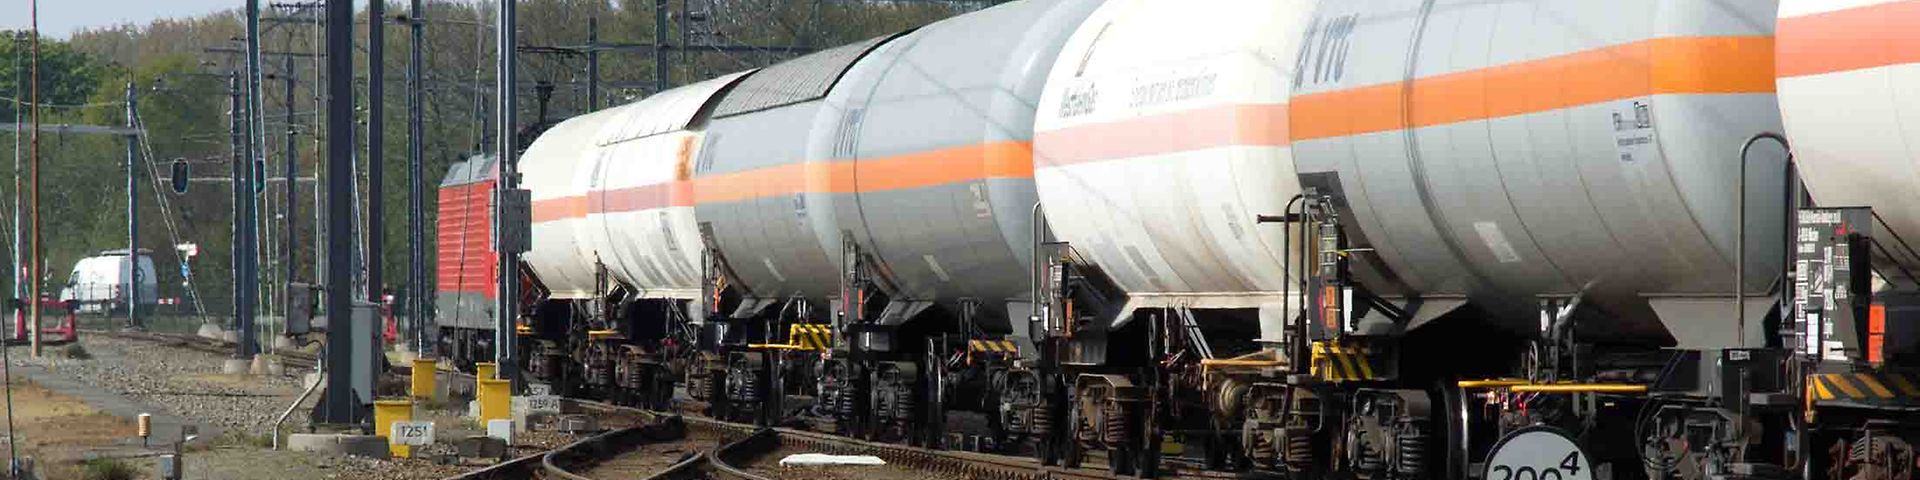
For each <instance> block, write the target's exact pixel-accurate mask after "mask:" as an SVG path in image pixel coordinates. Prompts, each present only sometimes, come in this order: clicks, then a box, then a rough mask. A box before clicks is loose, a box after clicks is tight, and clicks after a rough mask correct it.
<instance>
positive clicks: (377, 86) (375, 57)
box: [367, 0, 387, 331]
mask: <svg viewBox="0 0 1920 480" xmlns="http://www.w3.org/2000/svg"><path fill="white" fill-rule="evenodd" d="M367 21H368V22H369V23H368V24H367V300H368V301H370V302H373V303H375V304H381V305H384V304H385V303H386V298H384V296H383V295H382V294H381V293H382V290H384V289H385V288H384V287H385V286H386V282H385V279H384V278H383V277H385V275H384V273H386V272H384V270H385V268H384V267H385V265H384V264H385V262H382V261H381V260H382V259H384V258H385V255H383V253H384V252H383V250H385V248H383V247H385V245H382V244H384V243H386V238H385V237H386V233H387V225H386V223H385V222H386V215H385V214H386V202H385V201H384V200H385V199H383V198H381V197H385V196H386V195H384V194H383V193H384V192H383V191H384V190H385V187H386V170H387V168H386V161H385V160H386V146H387V128H386V125H387V120H386V117H387V115H386V111H387V110H386V105H387V97H386V93H387V89H386V83H387V55H386V51H387V33H386V32H387V0H368V2H367ZM375 330H376V331H377V330H379V329H378V328H376V329H375Z"/></svg>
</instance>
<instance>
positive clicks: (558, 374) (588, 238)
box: [521, 73, 744, 406]
mask: <svg viewBox="0 0 1920 480" xmlns="http://www.w3.org/2000/svg"><path fill="white" fill-rule="evenodd" d="M742 75H744V73H742V74H734V75H728V76H724V77H720V78H716V79H713V80H708V81H705V82H700V83H695V84H692V85H687V86H684V87H680V88H676V89H673V90H669V91H666V92H662V93H660V94H656V95H654V96H651V97H647V98H646V99H643V100H640V101H638V102H634V103H630V104H627V105H623V106H619V107H615V108H612V109H608V110H604V111H600V112H595V113H592V114H588V115H583V116H580V117H576V118H574V119H571V120H568V121H566V122H562V123H561V124H559V125H557V126H555V127H554V128H553V129H552V130H549V131H548V132H547V133H546V134H544V135H542V136H541V137H540V139H539V140H537V141H535V142H534V144H533V145H532V146H530V147H529V148H528V150H527V154H526V155H525V157H524V158H523V159H522V160H521V162H522V163H521V170H522V171H524V172H527V173H526V174H525V175H526V183H525V185H526V186H527V187H528V189H529V190H531V191H532V198H533V212H532V213H533V228H534V231H533V235H534V238H535V241H534V245H533V250H532V251H530V252H528V253H527V254H526V255H524V256H523V257H522V258H523V259H524V261H525V262H526V263H527V265H528V266H529V267H531V269H532V271H533V275H534V277H535V278H538V279H539V281H540V284H541V285H542V286H544V287H545V289H546V291H547V292H548V295H549V299H548V301H546V302H543V303H542V305H541V307H540V308H541V311H539V312H537V313H536V315H537V316H543V317H558V318H563V319H567V320H571V322H547V323H545V324H541V325H537V326H535V327H529V328H528V329H527V330H526V333H527V334H528V335H531V336H532V337H534V338H535V339H536V341H535V342H533V345H534V347H533V354H532V360H533V363H532V364H531V366H532V367H533V368H531V369H530V371H532V373H533V374H535V375H536V376H539V377H541V378H547V379H554V380H561V381H562V382H565V383H571V384H577V385H578V386H581V387H585V388H592V389H601V390H606V391H620V390H632V391H643V392H649V393H650V394H651V395H649V396H646V397H645V398H644V401H645V402H646V403H647V404H649V405H655V406H658V405H664V404H665V402H666V401H667V399H668V398H669V397H668V396H667V395H669V394H670V392H671V391H672V388H671V385H672V384H673V383H674V382H675V381H676V380H677V378H678V377H679V373H678V371H677V370H675V369H672V368H668V365H667V364H664V363H662V362H660V361H658V360H659V359H660V355H658V354H666V355H668V356H669V358H671V356H672V355H676V354H677V352H680V351H681V350H682V349H685V348H691V346H692V344H693V343H695V342H694V340H695V339H694V338H692V336H691V333H690V332H691V325H693V324H695V323H697V321H698V320H699V318H700V314H701V312H703V311H704V309H701V308H698V305H700V304H702V303H704V302H703V300H704V298H703V296H702V295H701V291H702V289H701V287H702V285H703V284H702V282H703V281H704V280H705V272H706V264H705V261H706V257H705V248H704V244H703V242H702V240H701V236H700V231H699V227H698V225H697V223H696V222H695V220H694V209H693V187H692V183H691V182H692V172H693V159H694V158H696V157H697V156H698V155H699V148H700V145H701V141H700V135H701V129H700V127H701V125H700V124H699V122H700V121H701V120H703V118H702V117H701V116H700V115H701V113H702V112H704V111H705V110H706V109H707V108H709V107H710V104H711V102H712V101H713V100H714V99H716V98H717V96H718V94H719V93H720V92H721V91H723V90H725V89H726V88H728V87H730V86H731V85H732V84H733V83H734V82H735V81H736V80H738V79H739V78H740V77H741V76H742ZM572 323H578V324H579V325H578V327H577V328H576V327H575V326H573V325H571V324H572ZM536 327H541V328H536ZM576 331H584V334H585V335H584V336H582V335H578V334H576ZM573 357H582V358H573ZM569 379H573V380H569Z"/></svg>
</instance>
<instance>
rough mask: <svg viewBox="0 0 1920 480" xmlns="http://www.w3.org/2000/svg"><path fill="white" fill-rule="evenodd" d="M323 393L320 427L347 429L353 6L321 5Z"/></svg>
mask: <svg viewBox="0 0 1920 480" xmlns="http://www.w3.org/2000/svg"><path fill="white" fill-rule="evenodd" d="M326 8H327V10H326V12H327V29H326V34H327V35H326V36H327V40H326V50H327V69H326V78H327V168H326V173H327V175H326V183H327V202H326V203H327V205H326V207H327V208H326V209H327V222H326V225H327V259H328V260H330V261H328V262H326V264H325V266H326V280H327V282H326V283H327V287H326V294H325V295H326V303H327V309H326V313H327V355H326V358H325V361H326V369H327V393H326V395H325V397H324V402H322V404H321V406H320V407H321V408H320V411H321V415H320V420H321V422H322V423H331V424H352V423H357V422H358V421H359V419H360V417H361V415H360V412H361V410H362V407H363V405H361V404H360V402H359V401H358V398H357V397H358V396H359V395H358V394H361V393H364V394H366V395H372V393H373V392H356V391H355V387H356V386H357V385H356V383H358V382H356V381H355V380H356V379H355V378H354V377H355V370H357V369H356V368H354V362H355V358H354V354H355V353H356V352H355V348H354V344H355V343H356V342H355V337H356V336H358V334H357V333H356V330H358V327H360V325H358V324H357V322H355V321H354V318H353V316H354V315H353V304H354V299H355V298H358V297H359V295H358V294H356V293H355V292H354V290H353V262H352V261H351V260H352V258H353V205H352V204H351V202H352V201H353V150H354V147H353V123H354V122H353V103H354V102H353V0H327V7H326Z"/></svg>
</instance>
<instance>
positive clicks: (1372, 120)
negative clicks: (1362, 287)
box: [1290, 0, 1785, 348]
mask: <svg viewBox="0 0 1920 480" xmlns="http://www.w3.org/2000/svg"><path fill="white" fill-rule="evenodd" d="M1775 5H1776V2H1773V1H1752V2H1676V1H1656V0H1635V1H1621V2H1591V1H1585V0H1550V1H1540V2H1526V3H1521V4H1506V3H1503V4H1456V3H1455V2H1440V3H1439V4H1435V3H1434V2H1420V1H1412V0H1407V1H1382V2H1320V4H1319V7H1318V9H1317V11H1316V12H1315V13H1314V15H1313V18H1312V20H1311V24H1310V26H1309V28H1308V34H1307V36H1306V43H1305V45H1307V47H1306V48H1303V49H1302V50H1301V51H1300V55H1299V57H1298V59H1299V61H1298V63H1297V64H1298V65H1300V68H1299V70H1298V71H1297V72H1295V74H1296V75H1295V77H1294V83H1295V85H1294V90H1293V93H1292V98H1291V102H1290V103H1291V112H1290V115H1291V117H1292V119H1291V120H1292V121H1291V122H1290V127H1291V128H1290V137H1291V139H1292V148H1293V156H1294V160H1295V166H1296V168H1297V169H1298V171H1299V175H1300V179H1301V181H1302V183H1303V185H1304V186H1306V187H1308V188H1314V189H1317V190H1318V191H1319V192H1321V193H1324V194H1329V195H1332V196H1333V198H1334V200H1335V203H1336V205H1337V206H1339V207H1340V214H1341V219H1342V221H1343V222H1345V225H1347V226H1348V227H1354V228H1347V229H1346V231H1347V233H1348V236H1349V238H1351V239H1353V241H1354V243H1355V245H1353V246H1354V247H1357V248H1362V249H1369V250H1367V251H1365V252H1364V253H1361V254H1357V255H1356V258H1355V259H1356V260H1357V261H1355V262H1354V264H1355V265H1356V266H1359V267H1363V268H1357V270H1360V271H1359V272H1356V275H1358V276H1361V277H1362V278H1365V279H1366V283H1369V284H1371V285H1374V286H1376V290H1380V291H1382V293H1383V294H1389V293H1391V294H1397V295H1405V296H1453V295H1466V296H1471V297H1472V298H1474V299H1475V300H1476V302H1475V303H1476V305H1479V306H1481V307H1483V309H1484V310H1487V311H1489V312H1492V313H1493V314H1494V315H1493V317H1495V318H1496V319H1499V320H1497V321H1498V322H1500V323H1501V324H1502V325H1503V326H1504V327H1506V328H1508V329H1510V330H1512V331H1515V332H1519V333H1526V334H1531V333H1535V332H1538V331H1539V329H1540V328H1541V327H1540V325H1539V321H1538V320H1537V319H1538V318H1539V315H1538V313H1537V310H1534V309H1535V308H1537V307H1540V306H1541V301H1542V299H1544V298H1549V297H1556V296H1559V297H1567V296H1578V297H1581V298H1582V299H1583V301H1582V303H1581V304H1582V305H1586V306H1591V307H1593V308H1592V311H1597V312H1604V314H1605V315H1604V318H1605V319H1606V320H1605V321H1604V322H1603V323H1591V324H1588V325H1586V326H1584V327H1582V328H1583V330H1591V331H1590V332H1587V331H1583V332H1582V333H1581V335H1582V336H1583V337H1584V336H1589V335H1591V336H1593V337H1597V338H1620V339H1637V340H1639V341H1649V340H1650V341H1654V342H1656V343H1663V342H1665V341H1666V340H1667V339H1669V338H1670V339H1671V341H1672V343H1675V344H1677V346H1680V347H1684V348H1714V347H1727V346H1735V345H1740V344H1742V341H1741V338H1740V337H1741V335H1740V334H1738V333H1737V332H1738V330H1739V329H1737V328H1734V327H1733V325H1734V322H1735V321H1734V319H1733V317H1734V316H1733V315H1731V314H1728V313H1727V310H1729V309H1731V308H1733V305H1732V304H1731V303H1729V300H1730V299H1731V297H1732V292H1733V291H1734V286H1733V283H1734V282H1733V281H1732V280H1731V278H1732V277H1733V273H1734V272H1733V270H1734V268H1733V257H1734V256H1735V254H1734V251H1735V242H1736V234H1737V233H1738V232H1739V229H1740V228H1741V227H1742V226H1740V225H1736V221H1735V218H1736V208H1737V206H1738V205H1739V204H1740V203H1741V196H1740V192H1738V191H1737V187H1736V184H1737V180H1738V177H1739V176H1738V174H1737V173H1736V172H1737V171H1738V169H1739V165H1740V158H1739V155H1738V153H1739V152H1738V150H1737V148H1736V147H1737V146H1738V145H1740V143H1741V141H1742V140H1745V139H1746V138H1747V137H1749V136H1751V135H1752V134H1754V133H1755V132H1761V131H1778V130H1779V129H1780V120H1779V115H1778V110H1777V108H1776V102H1775V100H1774V97H1773V90H1774V87H1773V81H1772V77H1773V68H1772V65H1773V48H1772V47H1773V38H1772V34H1773V23H1772V22H1766V21H1760V20H1758V19H1765V18H1770V17H1771V16H1772V15H1774V7H1775ZM1539 18H1553V19H1560V20H1559V21H1549V22H1542V21H1536V19H1539ZM1569 22H1572V23H1573V25H1569ZM1783 158H1784V155H1783V154H1781V153H1780V152H1779V151H1778V150H1777V149H1776V150H1774V151H1770V152H1763V153H1762V154H1761V155H1756V160H1755V161H1754V162H1753V163H1752V166H1751V168H1749V170H1748V174H1747V184H1748V191H1747V192H1746V195H1745V205H1746V209H1747V210H1746V212H1747V223H1746V224H1745V225H1744V228H1745V231H1746V236H1747V238H1748V239H1755V240H1750V241H1749V242H1747V248H1746V251H1747V256H1746V258H1745V270H1746V271H1747V272H1749V273H1750V274H1749V275H1748V276H1747V285H1746V286H1745V291H1747V292H1752V293H1754V296H1750V297H1748V298H1747V299H1746V300H1747V301H1746V302H1745V303H1746V307H1745V308H1747V309H1748V311H1750V312H1752V313H1751V314H1750V315H1751V316H1753V317H1754V318H1756V319H1757V318H1761V317H1762V316H1763V315H1764V314H1765V312H1766V311H1767V310H1768V305H1769V304H1771V302H1772V298H1771V297H1769V296H1767V295H1766V294H1764V293H1763V292H1766V291H1768V289H1769V288H1770V287H1772V286H1773V285H1774V284H1775V281H1776V279H1775V278H1773V277H1774V276H1775V275H1773V274H1772V272H1778V271H1779V268H1778V267H1779V266H1780V261H1781V256H1782V254H1783V251H1782V250H1781V247H1780V245H1779V242H1766V241H1758V240H1757V239H1775V238H1781V237H1780V235H1781V234H1782V232H1783V230H1782V225H1781V219H1782V218H1783V215H1784V210H1783V209H1784V208H1785V207H1784V203H1783V202H1782V200H1781V195H1780V194H1779V192H1780V191H1781V189H1782V188H1783V185H1784V182H1783V175H1782V168H1783V167H1782V159H1783ZM1759 272H1766V273H1759ZM1762 323H1763V322H1760V321H1754V322H1748V327H1749V328H1748V331H1747V332H1746V335H1745V336H1746V337H1747V338H1748V339H1757V338H1761V337H1760V334H1761V332H1760V330H1761V324H1762Z"/></svg>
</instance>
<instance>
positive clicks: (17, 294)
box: [7, 32, 38, 341]
mask: <svg viewBox="0 0 1920 480" xmlns="http://www.w3.org/2000/svg"><path fill="white" fill-rule="evenodd" d="M26 39H27V33H26V32H15V33H14V35H13V48H14V51H16V52H18V51H20V43H21V42H22V41H25V40H26ZM26 71H27V69H24V68H20V55H17V54H16V55H14V56H13V80H14V85H19V84H22V83H26V82H25V81H24V79H22V78H20V74H21V73H25V72H26ZM16 88H18V87H16ZM13 96H14V98H19V97H20V94H19V93H18V92H15V93H14V94H13ZM20 110H21V108H20V106H19V105H18V104H16V105H15V106H14V109H13V123H14V124H19V123H20V115H21V114H20ZM35 130H38V129H37V128H36V129H35ZM20 153H21V152H20V134H19V133H14V137H13V299H14V301H15V302H19V301H20V299H22V298H25V297H26V295H27V291H26V288H27V278H29V277H28V274H27V257H26V255H25V254H24V252H25V251H26V250H25V248H26V236H27V230H26V229H25V228H22V227H23V224H22V223H21V222H22V220H23V219H24V218H26V210H27V202H26V189H23V188H20V186H21V183H20V172H24V171H26V169H24V168H22V167H21V164H20V158H21V155H20ZM12 307H13V331H11V332H7V340H8V341H13V340H17V339H19V338H20V335H22V334H25V333H26V328H27V308H26V307H27V306H26V304H25V303H16V304H14V305H12Z"/></svg>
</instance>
